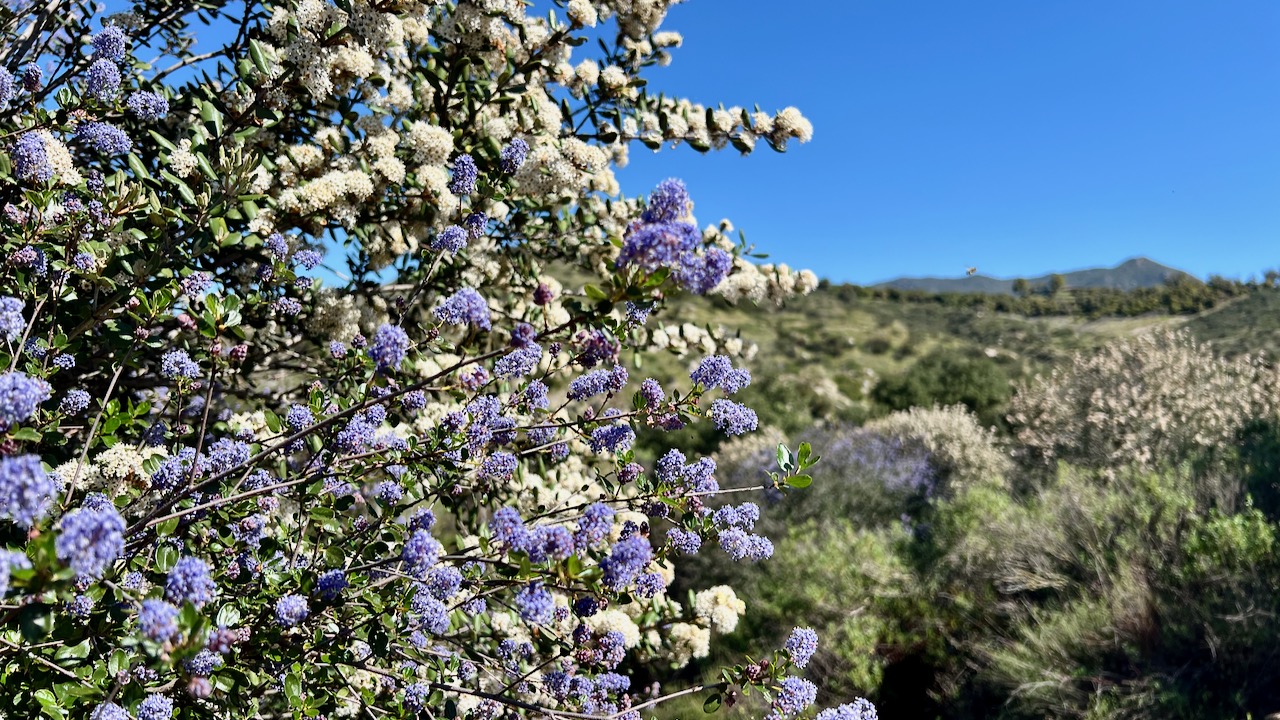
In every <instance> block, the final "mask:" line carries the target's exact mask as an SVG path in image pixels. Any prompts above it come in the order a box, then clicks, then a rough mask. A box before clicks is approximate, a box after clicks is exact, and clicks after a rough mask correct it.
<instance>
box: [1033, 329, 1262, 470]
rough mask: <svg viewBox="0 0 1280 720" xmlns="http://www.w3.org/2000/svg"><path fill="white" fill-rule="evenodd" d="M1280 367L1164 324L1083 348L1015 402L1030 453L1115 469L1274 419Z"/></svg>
mask: <svg viewBox="0 0 1280 720" xmlns="http://www.w3.org/2000/svg"><path fill="white" fill-rule="evenodd" d="M1278 397H1280V372H1278V371H1277V369H1276V368H1275V367H1274V366H1272V365H1270V364H1268V363H1266V362H1264V361H1263V360H1262V359H1261V358H1258V357H1250V356H1244V357H1240V358H1236V359H1231V360H1227V359H1223V358H1220V357H1217V356H1216V355H1214V353H1213V352H1212V351H1211V350H1210V349H1209V348H1208V347H1207V346H1204V345H1201V344H1199V343H1197V342H1196V341H1195V340H1194V339H1193V338H1192V337H1191V336H1190V335H1189V334H1188V333H1186V332H1185V331H1184V332H1174V331H1157V332H1154V333H1152V334H1149V335H1142V336H1138V337H1134V338H1126V339H1122V340H1118V341H1116V342H1115V343H1113V344H1111V345H1109V346H1107V347H1105V348H1103V349H1101V350H1100V351H1097V352H1093V353H1080V354H1078V355H1076V356H1074V357H1073V358H1072V359H1071V362H1070V364H1068V365H1067V366H1066V367H1063V368H1059V369H1055V370H1053V371H1052V372H1051V373H1050V374H1049V375H1048V376H1045V377H1042V378H1038V379H1036V380H1035V381H1033V382H1031V383H1028V384H1026V385H1024V386H1023V387H1021V388H1019V390H1018V392H1017V394H1016V395H1015V396H1014V398H1013V401H1012V402H1011V403H1010V406H1009V419H1010V422H1012V423H1013V425H1014V426H1015V430H1016V433H1017V438H1018V440H1019V443H1020V444H1021V445H1023V446H1024V453H1023V455H1024V457H1026V458H1028V459H1030V460H1032V461H1040V462H1054V461H1057V460H1065V461H1067V462H1070V463H1073V464H1076V465H1080V466H1083V467H1090V468H1097V469H1101V470H1104V471H1106V472H1110V471H1111V470H1110V469H1114V468H1120V467H1125V466H1128V465H1131V464H1133V465H1136V466H1138V467H1141V468H1155V467H1159V466H1160V465H1162V464H1165V463H1176V462H1179V461H1182V460H1185V459H1186V458H1188V457H1190V456H1193V455H1195V454H1197V453H1203V452H1205V451H1207V450H1211V449H1213V448H1216V447H1223V446H1227V445H1230V444H1231V443H1232V442H1233V441H1234V440H1235V438H1236V435H1237V433H1238V432H1239V431H1240V429H1241V428H1242V427H1244V426H1245V425H1246V424H1247V423H1248V422H1249V421H1251V420H1254V419H1256V418H1269V417H1271V416H1272V415H1273V414H1274V413H1275V411H1276V408H1277V405H1276V402H1277V398H1278Z"/></svg>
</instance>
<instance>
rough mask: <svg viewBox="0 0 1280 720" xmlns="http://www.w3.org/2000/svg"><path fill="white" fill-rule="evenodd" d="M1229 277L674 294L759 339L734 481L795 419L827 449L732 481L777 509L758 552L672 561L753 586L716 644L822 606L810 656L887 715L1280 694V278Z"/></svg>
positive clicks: (1140, 715) (1113, 716)
mask: <svg viewBox="0 0 1280 720" xmlns="http://www.w3.org/2000/svg"><path fill="white" fill-rule="evenodd" d="M1233 287H1234V288H1235V290H1234V291H1233V292H1232V294H1231V296H1230V297H1226V298H1224V299H1222V300H1221V301H1218V302H1215V303H1214V304H1213V306H1212V307H1211V308H1209V309H1206V310H1202V311H1198V312H1185V313H1180V314H1174V313H1168V312H1149V313H1145V314H1142V315H1137V316H1129V317H1125V316H1121V317H1114V316H1113V317H1102V318H1089V317H1082V316H1080V315H1074V316H1073V315H1065V314H1064V315H1053V316H1039V317H1029V316H1026V315H1020V314H1016V313H1006V312H995V311H991V310H985V309H974V308H973V307H969V306H962V305H958V304H952V303H948V302H937V303H931V302H929V303H927V302H919V301H912V300H905V299H903V298H901V297H899V298H897V299H890V298H888V297H876V296H868V295H867V294H865V293H860V292H859V291H858V290H859V289H851V288H848V287H843V288H842V287H833V286H823V287H821V288H819V289H818V290H817V291H816V292H814V293H813V294H811V295H810V296H808V297H805V298H803V299H799V300H796V301H793V302H791V303H789V304H788V305H787V306H786V307H782V308H775V307H751V306H734V307H730V306H723V307H721V306H717V307H714V308H712V307H707V306H705V305H697V304H694V303H688V301H684V300H681V301H678V302H685V303H688V307H686V308H685V309H684V310H683V311H682V312H684V316H685V317H693V318H702V319H709V318H710V317H712V316H713V314H714V317H716V318H717V319H718V320H719V322H721V323H723V324H724V325H726V326H727V327H736V328H738V329H739V331H740V332H741V335H742V337H743V338H744V339H745V340H748V341H750V342H755V343H758V345H759V348H760V350H759V353H758V354H757V356H756V359H755V361H754V363H753V366H752V370H753V372H754V373H755V375H756V377H757V378H758V380H757V382H755V383H754V384H753V385H752V386H751V387H749V388H748V389H747V390H746V391H744V392H743V395H747V394H752V395H753V397H752V404H753V406H754V407H756V408H759V409H760V415H761V421H762V425H767V426H769V427H768V428H765V429H762V431H761V432H760V433H759V434H758V435H757V436H755V437H752V438H748V439H745V440H738V441H735V442H732V443H729V444H728V445H723V446H720V447H719V449H718V453H717V458H718V461H719V463H720V472H719V474H718V475H719V477H720V479H721V482H722V484H724V485H727V486H737V487H750V486H759V484H760V483H761V481H762V479H763V469H764V468H766V467H767V466H768V465H769V462H770V460H771V458H772V455H773V452H774V450H773V444H776V443H777V442H779V441H782V440H789V441H791V442H797V441H799V440H806V441H810V442H812V443H813V446H814V448H815V451H816V452H818V453H819V454H821V455H822V456H823V460H822V462H821V463H820V464H819V465H818V467H817V468H815V470H814V472H813V477H814V487H815V488H819V489H820V494H816V495H808V496H801V495H785V496H784V495H781V494H779V493H777V492H775V491H762V492H758V493H755V494H754V496H753V495H752V494H750V493H749V494H747V495H745V496H742V499H750V500H753V501H754V502H756V503H758V504H759V505H760V506H761V507H762V512H761V521H760V522H761V525H762V526H763V527H764V529H765V531H767V532H769V533H776V534H775V535H773V537H774V539H775V542H776V544H777V552H776V553H775V556H774V558H773V559H772V560H771V561H770V562H769V563H766V564H764V565H761V566H759V567H752V568H724V567H720V566H716V565H715V564H714V563H712V562H708V561H704V560H703V559H701V558H695V559H694V561H695V564H694V565H693V566H692V567H690V568H689V569H688V570H686V571H685V572H683V573H682V574H680V575H678V576H677V579H676V581H675V583H676V584H675V589H677V590H681V589H684V588H692V587H694V585H695V584H696V585H697V586H705V585H706V584H708V583H720V582H722V583H724V584H726V585H731V586H734V587H737V588H742V589H743V590H740V594H741V599H742V600H743V601H744V602H745V604H746V608H747V611H746V614H745V615H744V617H743V621H742V623H741V624H740V625H739V626H738V629H737V630H736V632H734V633H732V634H729V635H726V636H723V637H721V638H719V639H717V640H716V641H715V642H714V643H713V648H712V657H713V659H715V658H719V659H724V660H728V659H731V658H735V657H740V656H741V653H743V652H746V651H747V649H748V648H751V647H758V646H760V645H762V644H763V645H767V644H769V643H779V642H781V641H782V639H783V638H785V637H786V636H787V633H789V632H790V631H791V629H792V627H793V625H794V624H795V623H796V622H797V619H798V618H806V619H807V622H811V623H812V624H813V626H814V627H815V629H816V630H817V631H818V633H819V635H820V636H821V637H823V638H831V639H830V640H829V641H827V642H825V643H824V644H823V645H822V646H821V648H820V650H819V653H818V655H817V656H815V658H814V660H813V664H812V665H811V666H810V668H809V674H810V676H811V677H815V678H816V677H822V678H823V679H824V680H825V681H826V682H825V684H824V690H823V693H824V694H829V696H830V697H832V698H837V697H844V696H850V695H866V696H867V697H869V698H872V699H874V700H875V701H876V703H877V704H878V705H879V706H880V708H881V712H882V717H902V718H905V717H910V718H947V719H953V720H979V719H982V720H988V719H991V718H1007V719H1009V720H1015V719H1016V720H1031V719H1032V718H1061V719H1063V720H1067V719H1070V720H1102V719H1107V720H1121V719H1126V720H1155V719H1157V718H1160V719H1162V720H1163V719H1166V718H1185V719H1187V720H1191V719H1193V718H1204V717H1239V718H1243V717H1248V716H1252V717H1255V718H1261V717H1266V716H1268V715H1269V714H1270V713H1274V712H1277V711H1280V691H1277V688H1280V655H1277V651H1276V649H1275V648H1276V647H1277V646H1276V643H1275V639H1276V637H1277V636H1278V635H1280V623H1278V622H1277V618H1280V603H1278V601H1277V596H1276V594H1275V593H1274V588H1275V587H1276V586H1277V584H1280V563H1277V561H1276V559H1275V558H1276V557H1277V553H1276V548H1277V546H1278V545H1280V483H1278V480H1280V371H1277V369H1276V367H1275V365H1274V364H1272V362H1271V361H1270V360H1268V359H1267V358H1270V359H1271V360H1273V359H1275V358H1276V357H1280V290H1276V289H1274V288H1272V287H1269V286H1266V285H1245V284H1234V285H1233ZM686 361H687V360H686V359H678V358H672V357H665V358H655V359H654V360H653V361H651V364H650V366H649V369H650V371H651V372H654V371H657V370H655V367H656V368H658V369H660V370H661V371H662V372H670V373H676V372H679V371H680V369H681V366H682V364H683V363H685V362H686ZM686 442H688V443H689V444H690V445H691V446H694V445H697V444H699V443H707V442H709V439H708V438H701V437H696V436H690V437H687V438H686ZM711 449H714V448H711ZM686 672H687V673H688V674H689V677H690V679H696V678H697V677H698V676H697V671H696V669H694V670H689V671H686ZM708 679H709V678H708ZM760 709H761V708H760V706H759V705H758V704H753V702H752V700H751V699H746V700H744V701H743V702H742V704H741V705H740V706H739V707H736V708H732V709H729V710H728V712H729V713H730V717H731V718H733V719H734V720H737V718H746V717H751V716H752V714H751V713H752V712H753V711H759V710H760ZM722 712H724V711H722ZM700 713H701V709H700V708H699V707H698V706H697V705H696V704H694V703H689V704H687V705H684V706H677V707H673V708H671V709H670V711H669V714H666V715H665V717H669V718H677V717H678V718H688V717H697V716H699V714H700Z"/></svg>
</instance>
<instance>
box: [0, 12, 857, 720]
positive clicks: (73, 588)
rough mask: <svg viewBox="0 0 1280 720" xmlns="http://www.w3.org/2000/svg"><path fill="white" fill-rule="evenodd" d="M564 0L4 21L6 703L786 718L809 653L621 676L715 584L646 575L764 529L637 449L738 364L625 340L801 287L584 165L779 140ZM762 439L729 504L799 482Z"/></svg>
mask: <svg viewBox="0 0 1280 720" xmlns="http://www.w3.org/2000/svg"><path fill="white" fill-rule="evenodd" d="M557 5H559V7H556V8H544V9H549V10H553V12H552V13H551V14H549V15H548V14H546V13H542V14H537V15H535V14H533V13H532V12H531V11H527V9H526V8H525V6H524V4H523V3H521V2H519V1H518V0H485V1H484V2H469V1H464V2H458V3H443V2H439V1H438V0H426V1H420V2H413V1H412V0H411V1H410V2H401V3H379V4H371V3H366V2H357V3H351V2H348V1H347V0H338V2H336V4H328V3H326V2H323V1H321V0H301V2H297V3H288V4H273V3H259V2H254V1H251V2H248V3H245V4H243V6H242V4H235V5H230V4H226V3H223V2H221V1H220V0H213V1H212V2H207V3H201V4H200V5H199V9H198V10H199V12H198V13H197V12H196V10H195V9H194V7H193V8H192V9H191V10H190V12H188V8H187V7H186V6H170V5H168V4H165V3H142V4H137V5H134V6H132V7H130V8H128V10H127V12H123V13H117V14H114V15H111V16H108V17H96V16H94V15H93V12H94V10H95V8H94V7H92V6H90V5H89V4H88V3H85V2H80V1H78V0H77V1H75V2H68V3H52V4H48V3H45V4H30V3H23V2H19V3H18V5H17V7H16V8H15V9H16V12H14V13H8V14H6V15H5V17H4V19H0V108H3V109H4V110H5V112H4V113H3V114H2V115H0V151H2V152H0V242H3V255H2V256H0V257H2V258H3V259H2V262H0V336H2V337H0V342H2V343H3V345H2V351H0V685H2V686H3V687H4V690H5V692H4V695H5V698H6V701H7V702H6V706H5V711H6V712H11V713H16V714H17V715H20V716H24V717H25V716H35V715H39V714H43V715H44V716H47V717H53V718H61V717H77V718H78V717H92V718H98V719H99V720H117V719H120V718H136V719H137V720H162V719H164V718H170V717H189V718H193V717H340V716H341V717H354V716H361V715H362V716H369V717H375V718H382V717H413V716H419V715H422V716H432V717H434V716H445V717H472V718H496V717H498V716H502V715H532V716H542V715H554V716H562V717H602V718H604V717H617V718H623V717H626V718H639V717H641V716H642V714H643V713H644V711H645V710H647V709H648V708H651V707H654V706H655V705H657V704H659V703H660V702H662V701H663V700H664V699H666V698H670V697H677V696H685V695H689V694H694V693H700V694H703V695H705V696H706V697H707V703H708V705H707V707H708V708H709V709H711V708H714V707H718V705H719V704H720V703H721V702H722V701H731V700H733V699H734V698H735V697H737V695H738V694H740V693H744V692H745V693H751V692H757V691H759V692H763V693H765V696H766V698H767V702H768V704H769V706H770V707H771V708H772V710H771V713H772V714H771V717H779V718H781V717H791V716H796V715H799V714H801V713H805V712H808V711H809V710H808V708H809V706H810V705H811V704H812V703H813V700H814V697H815V690H814V686H813V685H812V684H811V683H809V681H807V680H804V679H802V678H801V677H800V676H799V674H798V672H799V670H800V668H802V667H803V666H804V665H805V662H806V660H807V658H808V656H809V655H811V654H812V652H813V650H812V647H813V638H810V637H809V636H808V635H805V636H804V637H803V638H801V639H800V640H797V641H796V642H794V643H792V644H790V645H788V647H786V648H762V649H761V650H762V652H763V654H762V655H759V656H755V657H754V658H744V659H743V661H742V662H741V663H740V664H738V665H737V666H735V667H731V668H727V669H725V671H724V674H723V679H722V681H721V682H718V683H715V684H711V685H707V686H705V687H703V686H694V687H691V688H681V687H674V688H669V687H663V686H661V685H660V684H655V683H653V682H652V681H653V680H654V679H657V680H659V681H661V680H662V679H663V678H664V677H666V676H667V675H668V674H670V673H672V671H673V670H675V669H678V668H679V667H680V666H682V665H683V664H685V663H688V662H690V661H691V660H692V659H694V658H697V657H701V656H705V655H706V654H707V642H708V638H709V634H710V632H711V631H712V630H713V629H717V628H720V629H723V628H725V627H728V628H732V626H733V625H736V617H737V614H736V613H737V612H738V610H737V609H736V608H737V607H738V605H740V603H735V601H734V596H733V594H732V591H731V589H727V588H716V589H714V591H712V590H708V591H705V592H706V593H707V594H703V595H699V597H700V598H702V599H700V600H699V602H698V604H697V605H698V607H696V608H695V607H689V608H686V607H683V606H682V605H681V603H679V602H678V601H677V600H675V599H673V598H670V597H668V596H667V594H666V588H667V586H668V584H669V583H670V581H671V579H672V573H673V572H674V567H675V560H676V558H677V556H678V555H679V554H681V553H692V552H699V551H700V552H703V553H721V555H722V557H723V559H724V561H725V562H729V561H730V558H732V559H735V560H741V561H744V562H750V561H754V562H760V561H766V560H767V558H768V556H769V555H770V554H771V552H772V544H771V543H770V542H769V540H768V539H767V538H765V537H763V536H761V535H759V534H757V533H755V532H754V531H753V526H754V523H755V521H756V518H757V516H756V514H755V513H754V512H752V510H753V509H754V506H752V507H751V508H747V507H746V506H737V507H734V506H733V504H732V502H731V501H732V496H731V494H730V493H721V492H720V488H719V485H718V483H717V481H716V479H715V470H716V468H715V464H714V462H712V461H711V460H710V459H708V458H685V457H684V456H682V455H680V454H679V453H678V452H675V451H672V452H670V453H667V454H665V455H663V456H662V458H661V459H660V460H659V461H658V462H657V463H656V464H651V465H650V466H649V467H645V466H644V465H643V464H641V463H640V462H638V461H637V457H636V456H635V454H634V452H633V450H632V446H633V444H634V441H635V438H636V430H637V429H640V428H654V429H658V430H674V429H678V428H681V427H684V426H686V425H688V424H690V423H713V424H714V425H715V426H717V427H718V428H719V429H720V430H722V431H723V432H725V433H726V434H729V435H738V434H743V433H750V432H752V431H754V430H755V429H756V425H757V419H756V416H755V414H754V413H753V412H752V410H751V409H750V408H748V407H746V406H744V405H742V404H740V403H738V402H736V401H734V400H733V399H732V396H733V394H734V393H735V392H736V391H737V390H738V389H740V388H741V387H743V386H745V385H746V384H747V383H749V382H750V375H749V374H748V373H747V372H746V371H745V370H744V369H743V368H742V367H740V361H735V359H734V358H732V357H729V355H732V354H733V353H732V350H733V349H735V348H736V349H739V350H740V349H741V347H742V344H741V343H740V342H736V343H735V342H734V341H732V339H726V340H724V342H722V339H721V338H719V337H718V336H716V335H715V334H714V333H711V334H705V333H704V334H702V335H699V336H698V338H697V339H696V341H695V340H694V333H693V331H689V332H688V333H685V332H684V331H681V332H668V331H666V330H662V331H661V332H659V331H658V330H651V329H650V328H649V327H647V326H646V322H647V321H648V319H649V318H650V317H651V316H653V315H657V314H661V312H662V311H663V310H664V307H665V301H664V298H665V297H667V296H668V295H670V294H671V293H675V292H690V293H698V294H707V293H721V294H723V295H724V296H725V297H728V298H729V299H731V300H732V299H736V298H739V297H749V298H765V297H768V298H771V299H775V300H777V299H780V298H782V297H785V296H787V295H789V294H793V293H795V292H805V291H807V290H809V289H811V288H812V287H813V285H814V278H813V276H812V274H811V273H798V274H797V273H793V272H791V271H790V270H789V269H785V268H783V267H782V266H780V267H779V268H777V269H773V268H768V269H759V268H756V267H755V266H753V265H751V264H750V263H748V262H747V261H746V260H745V259H744V256H745V255H746V254H747V251H748V250H749V248H747V247H746V246H745V245H743V244H740V243H735V242H733V241H731V240H730V239H729V238H728V237H726V234H725V233H726V232H727V231H728V230H727V228H728V225H727V224H721V225H720V226H714V227H709V228H707V229H705V230H700V229H698V226H697V225H696V224H695V221H694V220H693V218H692V216H691V212H692V204H691V200H690V196H689V193H688V190H687V189H686V188H685V186H684V185H683V184H682V183H681V182H680V181H678V180H668V181H666V182H663V183H661V184H660V185H659V186H658V187H657V188H656V189H655V190H654V191H653V192H652V194H650V195H649V196H648V198H647V200H645V199H640V198H629V197H626V196H624V195H623V194H622V193H621V191H620V189H619V188H618V187H617V182H616V180H615V179H614V176H613V172H612V168H613V167H616V166H620V165H621V164H623V163H625V161H626V157H627V153H628V151H629V149H630V148H631V147H632V146H633V144H634V143H636V142H639V143H643V144H645V145H647V146H649V147H651V148H653V149H657V148H659V147H661V146H663V145H664V144H675V145H678V144H686V145H689V146H691V147H693V148H694V149H695V150H697V151H702V152H705V151H708V150H711V149H718V148H723V147H726V146H729V145H732V146H734V147H735V148H737V149H739V150H740V151H742V152H749V151H750V150H751V149H752V148H753V147H754V146H755V144H756V143H757V142H758V141H760V140H763V141H765V142H767V143H768V144H770V145H771V146H772V147H774V148H775V149H777V150H782V149H784V148H785V146H786V144H787V142H788V141H789V140H793V139H794V140H799V141H801V142H803V141H805V140H807V139H808V138H809V135H810V133H811V128H810V126H809V123H808V121H806V120H805V119H804V118H803V117H802V116H801V115H800V114H799V112H797V111H796V110H795V109H794V108H788V109H786V110H783V111H781V112H779V113H777V114H776V115H768V114H765V113H761V112H758V111H757V112H747V111H744V110H741V109H739V108H731V109H724V108H706V107H703V106H699V105H695V104H693V103H690V102H689V101H686V100H680V99H675V98H671V97H668V96H665V95H658V94H653V93H650V92H648V91H647V90H646V88H645V86H644V83H643V82H642V80H641V72H642V71H643V69H644V68H646V67H649V66H651V65H653V64H655V63H665V62H666V61H667V60H669V59H670V58H669V52H670V49H671V48H673V47H675V46H677V45H679V43H680V38H679V36H678V35H677V34H675V33H671V32H663V31H660V29H659V28H660V24H661V21H662V19H663V17H664V15H665V12H666V5H665V3H664V2H661V1H659V0H639V1H635V0H625V1H623V0H617V1H613V0H610V1H603V0H602V1H599V2H588V1H586V0H571V2H568V3H567V4H566V3H557ZM197 18H199V19H201V20H202V21H205V20H211V21H212V22H213V23H214V25H215V29H214V30H213V31H204V30H202V31H200V32H201V34H200V38H199V39H200V44H199V45H195V44H194V41H195V39H196V35H197V29H196V27H195V26H193V25H192V21H193V20H194V19H197ZM606 21H612V22H613V23H614V25H615V26H616V27H615V28H614V29H613V30H612V31H610V32H607V33H600V32H599V31H590V32H593V33H596V34H600V36H601V37H603V38H605V39H606V40H608V41H607V42H605V43H604V46H603V49H602V50H601V51H600V52H599V53H595V51H594V50H591V52H592V53H594V54H590V55H587V54H585V53H584V55H583V56H582V57H580V58H579V59H578V62H577V63H576V64H571V62H570V57H571V55H572V54H573V53H574V52H575V49H577V48H580V47H583V46H584V44H585V43H586V40H587V38H586V34H587V33H588V28H592V27H594V26H596V25H597V24H599V23H603V22H606ZM218 38H223V39H224V43H223V44H222V45H217V44H216V42H215V43H213V45H214V46H213V47H212V49H210V48H209V47H208V46H209V45H210V43H211V41H214V40H217V39H218ZM594 47H595V45H594V44H593V45H586V46H585V48H584V50H590V49H591V48H594ZM783 270H785V272H784V271H783ZM557 275H559V276H560V277H564V278H569V277H573V278H579V280H577V281H576V282H575V283H572V284H566V283H565V282H563V281H561V280H558V279H557ZM584 275H586V276H590V277H594V278H597V279H596V280H595V281H593V282H591V283H588V284H580V283H581V280H580V278H582V277H583V276H584ZM673 327H674V326H673ZM677 343H680V347H676V344H677ZM691 343H692V344H693V347H694V348H701V349H702V350H703V354H704V355H706V356H708V358H709V359H707V360H705V361H704V362H703V363H702V364H701V365H699V367H698V369H697V370H696V371H695V372H694V373H693V375H692V376H691V377H690V379H689V381H688V384H687V385H684V386H682V387H666V388H663V387H662V386H661V385H660V384H659V383H658V382H657V381H656V380H655V379H652V378H639V377H632V376H631V372H630V371H629V369H628V368H627V367H626V365H625V364H624V358H628V357H632V356H633V355H634V353H636V352H638V351H643V350H648V349H653V348H655V347H657V348H659V349H661V348H668V349H675V350H679V351H683V352H688V351H689V348H690V344H691ZM722 349H723V350H725V352H721V350H722ZM691 359H696V357H695V358H691ZM779 457H782V458H785V459H786V461H785V462H784V463H783V465H784V467H783V468H782V469H781V471H780V472H778V473H775V474H774V475H772V476H770V477H768V478H764V477H762V478H761V484H769V485H773V486H777V487H782V488H793V489H794V488H796V487H800V486H803V485H806V484H807V483H808V480H807V476H805V475H803V473H804V471H805V469H806V468H807V466H808V464H811V463H807V462H806V460H805V458H808V457H810V455H809V451H808V450H807V449H805V450H804V451H803V452H800V453H798V454H791V453H789V452H787V453H780V454H779ZM795 458H800V460H799V461H798V462H797V461H796V460H795ZM718 495H725V497H719V498H718V497H717V496H718ZM726 501H729V504H728V505H726V504H725V503H726ZM717 598H719V599H718V600H717ZM729 615H732V622H730V621H729ZM713 619H715V620H714V621H713ZM800 622H801V619H797V623H798V624H799V623H800ZM825 712H826V714H825V715H824V717H841V718H844V717H859V718H865V717H873V716H874V711H873V710H871V709H869V706H866V705H865V704H861V705H845V706H840V707H838V708H834V709H831V710H828V711H825Z"/></svg>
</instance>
